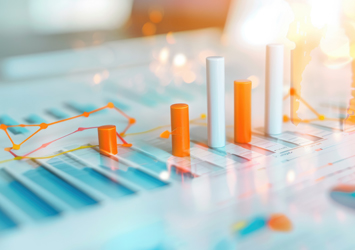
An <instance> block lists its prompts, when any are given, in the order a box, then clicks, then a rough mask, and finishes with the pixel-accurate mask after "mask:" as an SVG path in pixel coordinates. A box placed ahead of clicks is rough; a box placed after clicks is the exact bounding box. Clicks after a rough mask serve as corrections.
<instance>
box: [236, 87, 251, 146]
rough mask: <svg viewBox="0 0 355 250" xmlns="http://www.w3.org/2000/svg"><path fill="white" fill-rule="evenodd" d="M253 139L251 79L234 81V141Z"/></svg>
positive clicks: (240, 141)
mask: <svg viewBox="0 0 355 250" xmlns="http://www.w3.org/2000/svg"><path fill="white" fill-rule="evenodd" d="M250 141H251V81H249V80H237V81H234V142H235V143H248V142H250Z"/></svg>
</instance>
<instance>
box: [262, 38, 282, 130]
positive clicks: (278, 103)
mask: <svg viewBox="0 0 355 250" xmlns="http://www.w3.org/2000/svg"><path fill="white" fill-rule="evenodd" d="M283 65H284V46H283V45H282V44H269V45H268V46H267V47H266V72H265V134H270V135H273V134H280V133H282V107H283V105H282V102H283V96H282V89H283V70H284V67H283Z"/></svg>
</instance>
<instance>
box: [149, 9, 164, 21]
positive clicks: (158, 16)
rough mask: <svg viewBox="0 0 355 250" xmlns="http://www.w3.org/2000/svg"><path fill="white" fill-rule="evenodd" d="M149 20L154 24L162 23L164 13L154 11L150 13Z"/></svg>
mask: <svg viewBox="0 0 355 250" xmlns="http://www.w3.org/2000/svg"><path fill="white" fill-rule="evenodd" d="M149 19H150V21H151V22H152V23H160V22H161V20H162V19H163V12H162V11H160V10H152V11H151V12H150V13H149Z"/></svg>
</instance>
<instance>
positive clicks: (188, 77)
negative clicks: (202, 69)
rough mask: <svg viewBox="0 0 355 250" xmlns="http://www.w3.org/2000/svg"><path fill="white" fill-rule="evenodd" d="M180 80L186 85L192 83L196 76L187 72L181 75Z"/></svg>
mask: <svg viewBox="0 0 355 250" xmlns="http://www.w3.org/2000/svg"><path fill="white" fill-rule="evenodd" d="M182 79H183V80H184V82H186V83H192V82H194V81H195V80H196V75H195V73H194V72H192V71H187V72H185V73H184V74H183V76H182Z"/></svg>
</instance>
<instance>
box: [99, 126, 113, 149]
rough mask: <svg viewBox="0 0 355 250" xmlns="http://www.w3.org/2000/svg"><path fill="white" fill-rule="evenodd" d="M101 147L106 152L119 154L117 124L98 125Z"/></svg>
mask: <svg viewBox="0 0 355 250" xmlns="http://www.w3.org/2000/svg"><path fill="white" fill-rule="evenodd" d="M97 130H98V134H99V148H100V151H101V152H102V153H104V154H113V155H115V154H117V134H116V126H114V125H106V126H101V127H98V129H97Z"/></svg>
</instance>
